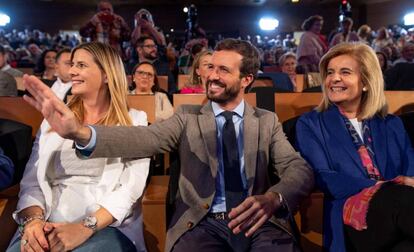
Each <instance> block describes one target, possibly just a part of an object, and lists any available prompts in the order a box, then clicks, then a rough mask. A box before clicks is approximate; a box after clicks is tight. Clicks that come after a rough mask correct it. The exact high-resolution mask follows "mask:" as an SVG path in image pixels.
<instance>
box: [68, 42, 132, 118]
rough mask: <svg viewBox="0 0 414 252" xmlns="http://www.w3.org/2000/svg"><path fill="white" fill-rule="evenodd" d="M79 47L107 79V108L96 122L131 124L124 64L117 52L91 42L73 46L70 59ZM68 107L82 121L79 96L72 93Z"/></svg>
mask: <svg viewBox="0 0 414 252" xmlns="http://www.w3.org/2000/svg"><path fill="white" fill-rule="evenodd" d="M79 49H83V50H85V51H87V52H89V53H90V54H91V55H92V57H93V60H94V62H95V63H96V64H97V65H98V67H99V68H100V69H101V71H102V72H103V73H104V74H105V75H106V78H107V81H108V83H107V86H108V89H109V92H108V93H109V96H110V97H109V98H110V104H109V109H108V111H107V113H106V114H105V116H104V117H103V118H102V119H101V120H99V121H98V122H97V123H96V124H99V125H107V126H113V125H122V126H130V125H132V120H131V117H130V116H129V114H128V104H127V94H128V93H127V90H128V83H127V78H126V74H125V69H124V65H123V63H122V60H121V57H120V56H119V54H118V53H117V52H116V51H115V50H114V49H113V48H112V47H110V46H109V45H106V44H103V43H100V42H91V43H84V44H81V45H79V46H77V47H75V48H74V49H73V50H72V55H71V60H73V56H74V55H75V52H76V51H77V50H79ZM68 107H69V108H70V109H71V110H72V111H73V112H74V114H75V116H76V118H77V119H78V120H79V121H80V122H83V120H84V113H85V111H84V106H83V101H82V99H81V97H80V96H78V95H73V97H72V99H71V100H70V101H69V103H68Z"/></svg>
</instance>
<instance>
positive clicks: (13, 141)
mask: <svg viewBox="0 0 414 252" xmlns="http://www.w3.org/2000/svg"><path fill="white" fill-rule="evenodd" d="M0 147H1V148H2V149H3V150H4V154H5V155H6V156H8V157H9V158H10V159H11V160H12V161H13V163H14V167H15V169H16V170H15V173H14V178H13V182H14V184H15V183H18V182H19V181H20V180H21V178H22V176H23V172H24V168H25V166H26V162H27V161H28V160H29V157H30V153H31V152H32V127H30V126H28V125H26V124H23V123H19V122H16V121H12V120H8V119H0Z"/></svg>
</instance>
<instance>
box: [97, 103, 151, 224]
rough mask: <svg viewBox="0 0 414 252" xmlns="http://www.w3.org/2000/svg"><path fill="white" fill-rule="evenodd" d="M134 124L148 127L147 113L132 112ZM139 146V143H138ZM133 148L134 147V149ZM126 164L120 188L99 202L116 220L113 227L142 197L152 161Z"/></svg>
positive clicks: (125, 216) (121, 220)
mask: <svg viewBox="0 0 414 252" xmlns="http://www.w3.org/2000/svg"><path fill="white" fill-rule="evenodd" d="M129 114H130V116H131V118H132V121H133V124H134V125H135V126H138V125H144V126H146V125H148V121H147V115H146V113H145V112H142V111H137V110H132V109H131V110H130V113H129ZM137 144H138V143H137ZM132 148H133V147H132ZM123 162H124V170H123V172H122V174H121V176H120V179H119V182H118V187H117V188H116V189H115V190H113V191H110V192H108V193H107V195H104V196H103V197H102V199H101V200H100V201H99V202H98V204H99V205H101V206H102V207H104V208H105V209H106V210H108V211H109V212H110V213H111V214H112V216H113V217H114V218H115V219H116V221H115V222H114V223H112V224H111V226H114V227H116V226H119V225H121V224H122V222H123V220H124V219H125V218H127V217H128V216H129V215H130V214H131V212H132V207H133V205H134V204H135V203H136V201H137V200H138V199H139V198H140V197H141V196H142V193H143V191H144V188H145V184H146V181H147V177H148V172H149V165H150V159H149V158H142V159H136V160H128V161H123Z"/></svg>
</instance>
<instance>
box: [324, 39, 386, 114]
mask: <svg viewBox="0 0 414 252" xmlns="http://www.w3.org/2000/svg"><path fill="white" fill-rule="evenodd" d="M340 55H349V56H351V57H352V58H353V59H354V60H356V61H357V62H358V65H359V71H360V78H361V82H362V85H363V86H364V87H366V88H367V91H366V92H363V93H362V97H361V105H360V112H359V114H358V118H360V119H362V120H364V119H369V118H372V117H374V116H375V115H379V116H381V117H385V116H386V115H387V113H388V106H387V102H386V99H385V94H384V79H383V77H382V72H381V67H380V64H379V62H378V58H377V56H376V55H375V52H374V50H372V48H371V47H369V46H367V45H365V44H363V43H341V44H338V45H336V46H334V47H332V48H331V49H330V50H329V51H328V52H327V53H326V54H325V55H324V56H323V57H322V59H321V61H320V63H319V71H320V74H321V77H322V80H323V83H325V80H326V77H327V69H328V64H329V62H330V61H331V60H332V59H333V58H336V57H338V56H340ZM330 105H331V102H330V101H329V98H328V95H327V92H326V89H325V85H324V84H323V85H322V101H321V103H320V104H319V106H318V107H317V110H318V111H319V112H322V111H325V110H326V109H327V108H328V107H329V106H330Z"/></svg>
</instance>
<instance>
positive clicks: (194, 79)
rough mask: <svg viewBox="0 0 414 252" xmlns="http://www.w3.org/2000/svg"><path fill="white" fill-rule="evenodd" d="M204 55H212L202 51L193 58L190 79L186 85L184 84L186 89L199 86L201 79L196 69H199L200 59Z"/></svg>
mask: <svg viewBox="0 0 414 252" xmlns="http://www.w3.org/2000/svg"><path fill="white" fill-rule="evenodd" d="M206 55H210V56H211V55H213V53H212V52H211V51H209V50H204V51H201V52H199V53H198V54H197V55H196V57H195V58H194V61H193V66H192V67H191V72H190V77H189V80H188V83H187V84H186V86H187V87H192V86H199V85H201V84H202V83H201V78H200V77H199V75H198V74H197V69H198V68H199V67H200V61H201V58H202V57H204V56H206Z"/></svg>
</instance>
